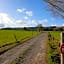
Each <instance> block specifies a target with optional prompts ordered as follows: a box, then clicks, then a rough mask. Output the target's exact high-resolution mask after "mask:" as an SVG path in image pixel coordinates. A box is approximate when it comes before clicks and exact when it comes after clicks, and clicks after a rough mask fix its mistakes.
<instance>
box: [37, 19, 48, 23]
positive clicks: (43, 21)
mask: <svg viewBox="0 0 64 64" xmlns="http://www.w3.org/2000/svg"><path fill="white" fill-rule="evenodd" d="M47 22H48V20H47V19H43V20H39V21H38V23H39V24H43V23H47Z"/></svg>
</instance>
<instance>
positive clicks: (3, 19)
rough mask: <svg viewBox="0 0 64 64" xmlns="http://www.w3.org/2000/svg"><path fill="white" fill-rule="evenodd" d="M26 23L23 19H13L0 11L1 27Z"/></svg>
mask: <svg viewBox="0 0 64 64" xmlns="http://www.w3.org/2000/svg"><path fill="white" fill-rule="evenodd" d="M24 26H27V24H25V23H24V21H23V20H15V19H13V18H11V17H9V15H8V14H6V13H0V28H2V27H24Z"/></svg>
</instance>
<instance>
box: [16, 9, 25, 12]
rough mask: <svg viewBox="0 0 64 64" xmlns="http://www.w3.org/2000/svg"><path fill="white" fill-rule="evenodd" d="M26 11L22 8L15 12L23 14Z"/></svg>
mask: <svg viewBox="0 0 64 64" xmlns="http://www.w3.org/2000/svg"><path fill="white" fill-rule="evenodd" d="M25 10H26V9H25V8H22V9H20V8H19V9H17V12H20V13H22V12H24V11H25Z"/></svg>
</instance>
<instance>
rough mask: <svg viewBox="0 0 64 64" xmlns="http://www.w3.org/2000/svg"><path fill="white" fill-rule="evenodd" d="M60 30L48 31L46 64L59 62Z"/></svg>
mask: <svg viewBox="0 0 64 64" xmlns="http://www.w3.org/2000/svg"><path fill="white" fill-rule="evenodd" d="M59 44H60V32H57V31H56V32H50V33H48V54H47V55H48V61H49V63H48V64H60V46H59Z"/></svg>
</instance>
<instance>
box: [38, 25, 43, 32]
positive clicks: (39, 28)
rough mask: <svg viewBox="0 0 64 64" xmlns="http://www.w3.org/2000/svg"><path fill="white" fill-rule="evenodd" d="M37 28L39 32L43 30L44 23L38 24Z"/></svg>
mask: <svg viewBox="0 0 64 64" xmlns="http://www.w3.org/2000/svg"><path fill="white" fill-rule="evenodd" d="M37 30H38V31H39V32H40V31H42V30H43V26H42V24H38V25H37Z"/></svg>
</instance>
